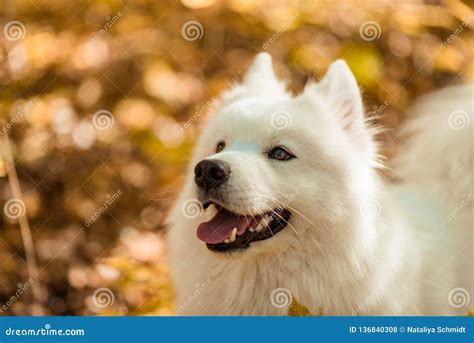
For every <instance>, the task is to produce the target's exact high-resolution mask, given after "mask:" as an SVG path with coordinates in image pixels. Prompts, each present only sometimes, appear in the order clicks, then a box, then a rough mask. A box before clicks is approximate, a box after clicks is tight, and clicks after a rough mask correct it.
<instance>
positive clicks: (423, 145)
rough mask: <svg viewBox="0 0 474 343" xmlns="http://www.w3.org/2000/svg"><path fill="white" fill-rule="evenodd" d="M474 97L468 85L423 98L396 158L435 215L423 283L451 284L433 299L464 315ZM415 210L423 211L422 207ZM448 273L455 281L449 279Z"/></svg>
mask: <svg viewBox="0 0 474 343" xmlns="http://www.w3.org/2000/svg"><path fill="white" fill-rule="evenodd" d="M473 96H474V86H473V85H463V86H454V87H450V88H446V89H443V90H440V91H437V92H435V93H433V94H430V95H427V96H425V97H423V98H421V99H420V100H419V101H418V102H417V103H416V104H415V105H414V106H413V107H412V110H411V111H410V113H409V114H410V116H411V118H410V119H409V120H408V123H407V124H406V125H405V126H404V127H403V128H402V131H401V132H400V133H401V136H402V137H403V138H404V139H403V140H404V142H405V143H404V144H402V145H401V146H400V150H399V154H398V157H397V158H396V159H395V161H394V169H395V172H396V174H397V176H398V177H399V178H400V179H401V180H402V184H403V186H402V187H405V188H408V189H410V190H416V192H417V194H418V196H419V198H420V201H421V202H422V203H424V204H429V205H430V206H431V205H432V207H431V210H430V209H429V210H426V211H425V212H424V214H425V215H426V216H428V217H431V218H429V219H431V223H430V224H429V225H428V228H427V229H428V230H429V231H430V232H429V235H432V236H433V237H434V239H436V240H437V241H438V243H439V245H438V248H437V249H439V250H438V251H432V253H431V254H430V255H429V256H427V257H426V258H429V259H431V265H432V270H431V271H427V273H426V274H425V275H424V276H423V277H424V280H423V281H422V283H421V284H422V285H424V286H426V287H428V286H432V284H442V283H443V284H446V285H449V286H447V287H449V290H448V292H446V291H447V290H446V289H445V290H442V292H441V294H444V296H443V298H442V299H433V300H434V301H435V302H438V303H439V302H442V303H443V304H444V305H446V306H451V307H454V308H455V309H458V311H459V314H465V313H463V312H465V311H466V309H467V310H469V309H471V310H472V305H470V306H471V307H469V300H470V297H471V296H474V286H473V284H474V278H473V262H474V258H473V251H474V250H473V238H474V229H473V219H474V187H473V186H474V185H473V174H472V173H473V141H472V140H473V133H474V129H473V128H474V127H473V126H474V125H473V124H474V123H472V121H473V115H474V114H473V106H474V100H473V99H474V98H473ZM411 212H418V214H419V213H423V211H420V210H419V209H416V208H412V209H411ZM428 221H429V220H428ZM447 251H450V253H449V254H446V252H447ZM435 261H437V263H440V265H436V266H435V265H434V264H437V263H436V262H435ZM433 262H434V263H433ZM443 270H444V272H443ZM446 271H451V273H449V275H450V276H452V280H446V279H447V278H449V277H446ZM440 288H441V287H440ZM461 305H462V306H461Z"/></svg>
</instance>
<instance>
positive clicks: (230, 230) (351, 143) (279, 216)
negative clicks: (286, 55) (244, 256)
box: [193, 53, 375, 255]
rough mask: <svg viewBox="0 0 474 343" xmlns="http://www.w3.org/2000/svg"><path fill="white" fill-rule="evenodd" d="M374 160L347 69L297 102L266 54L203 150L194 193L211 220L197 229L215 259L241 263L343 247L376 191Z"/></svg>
mask: <svg viewBox="0 0 474 343" xmlns="http://www.w3.org/2000/svg"><path fill="white" fill-rule="evenodd" d="M374 154H375V147H374V144H373V141H372V137H371V135H370V133H369V132H368V130H366V128H365V126H364V118H363V108H362V101H361V96H360V92H359V89H358V87H357V83H356V81H355V78H354V76H353V74H352V73H351V71H350V70H349V68H348V66H347V65H346V63H345V62H343V61H336V62H335V63H333V64H332V65H331V66H330V67H329V70H328V72H327V74H326V76H325V77H324V78H323V79H322V81H320V82H319V83H311V84H309V85H307V86H306V87H305V90H304V92H303V93H302V94H300V95H298V96H292V95H290V94H289V93H287V92H286V91H285V86H284V85H283V84H282V83H281V82H280V81H279V80H277V78H276V77H275V75H274V72H273V68H272V61H271V57H270V55H268V54H266V53H262V54H259V55H258V56H257V57H256V59H255V61H254V62H253V64H252V65H251V67H250V69H249V71H248V72H247V74H246V75H245V77H244V80H243V82H242V83H241V84H239V85H237V86H235V87H234V88H232V89H231V90H230V91H228V92H227V93H226V94H224V96H223V97H222V99H221V101H220V104H219V105H218V107H217V111H216V114H215V115H214V116H213V117H212V118H211V119H210V120H209V122H208V123H207V125H206V126H205V129H204V132H203V133H202V136H201V138H200V140H199V143H198V146H197V149H196V152H195V156H194V161H195V162H194V165H193V166H194V175H193V177H194V184H193V189H194V191H195V193H194V194H195V196H196V197H197V198H198V199H199V200H200V201H201V202H202V204H203V207H204V209H205V211H208V212H212V215H213V217H212V219H211V220H210V221H207V222H203V223H201V224H200V225H198V227H197V228H196V230H197V237H198V238H199V239H200V240H201V241H203V242H204V243H205V244H206V246H207V248H208V249H210V250H212V251H216V252H242V253H247V252H248V251H253V252H265V251H266V252H268V251H277V250H282V249H291V248H294V247H296V246H297V245H298V242H301V241H304V240H309V239H311V240H313V241H314V242H315V243H316V245H317V246H315V249H317V247H321V246H323V245H325V246H327V244H328V240H331V242H333V243H336V241H337V240H344V239H345V237H347V236H351V233H349V232H348V233H344V232H341V231H340V230H341V227H345V228H347V230H351V228H350V226H351V225H353V224H352V223H354V222H356V221H358V220H359V219H360V218H359V215H360V211H359V207H360V201H361V199H365V198H367V195H368V194H367V193H368V192H370V190H371V189H372V186H371V183H372V178H371V175H372V173H371V170H372V160H373V157H374ZM214 213H215V214H214ZM341 235H343V236H342V237H341ZM344 235H346V236H344ZM335 240H336V241H335ZM233 255H235V254H233Z"/></svg>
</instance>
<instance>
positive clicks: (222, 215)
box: [197, 210, 254, 244]
mask: <svg viewBox="0 0 474 343" xmlns="http://www.w3.org/2000/svg"><path fill="white" fill-rule="evenodd" d="M253 221H254V220H252V219H251V218H245V217H244V216H238V215H235V214H233V213H231V212H228V211H226V210H219V212H217V214H216V215H215V216H214V217H213V218H212V219H211V220H210V221H208V222H205V223H201V224H200V225H199V226H198V228H197V237H198V238H199V239H200V240H201V241H204V242H206V243H210V244H217V243H222V242H224V240H226V239H227V238H229V237H230V235H231V233H232V230H233V229H234V227H236V228H237V234H239V235H241V234H242V233H244V232H245V230H246V228H247V227H248V226H249V224H250V222H253Z"/></svg>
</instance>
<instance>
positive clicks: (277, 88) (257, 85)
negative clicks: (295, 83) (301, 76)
mask: <svg viewBox="0 0 474 343" xmlns="http://www.w3.org/2000/svg"><path fill="white" fill-rule="evenodd" d="M259 93H260V94H261V93H272V94H285V93H286V92H285V84H284V83H283V82H281V81H280V80H278V79H277V77H276V75H275V72H274V71H273V66H272V57H271V56H270V54H268V53H266V52H262V53H259V54H258V55H257V56H256V57H255V59H254V60H253V62H252V63H251V65H250V67H249V69H248V70H247V72H246V73H245V75H244V77H243V81H242V83H241V84H238V85H235V86H234V87H232V88H231V89H230V90H228V91H227V92H225V93H224V95H223V96H222V100H223V102H224V103H230V102H233V101H235V100H238V99H240V98H242V97H245V96H248V95H253V96H254V95H255V94H259Z"/></svg>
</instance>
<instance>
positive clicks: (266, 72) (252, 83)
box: [242, 52, 280, 88]
mask: <svg viewBox="0 0 474 343" xmlns="http://www.w3.org/2000/svg"><path fill="white" fill-rule="evenodd" d="M242 85H243V86H247V87H249V88H260V87H265V86H266V87H272V86H275V85H280V81H278V79H277V77H276V75H275V72H274V71H273V65H272V57H271V56H270V54H269V53H266V52H261V53H259V54H258V55H257V56H256V57H255V59H254V60H253V62H252V64H251V65H250V67H249V69H248V70H247V73H246V74H245V76H244V81H243V82H242Z"/></svg>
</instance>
